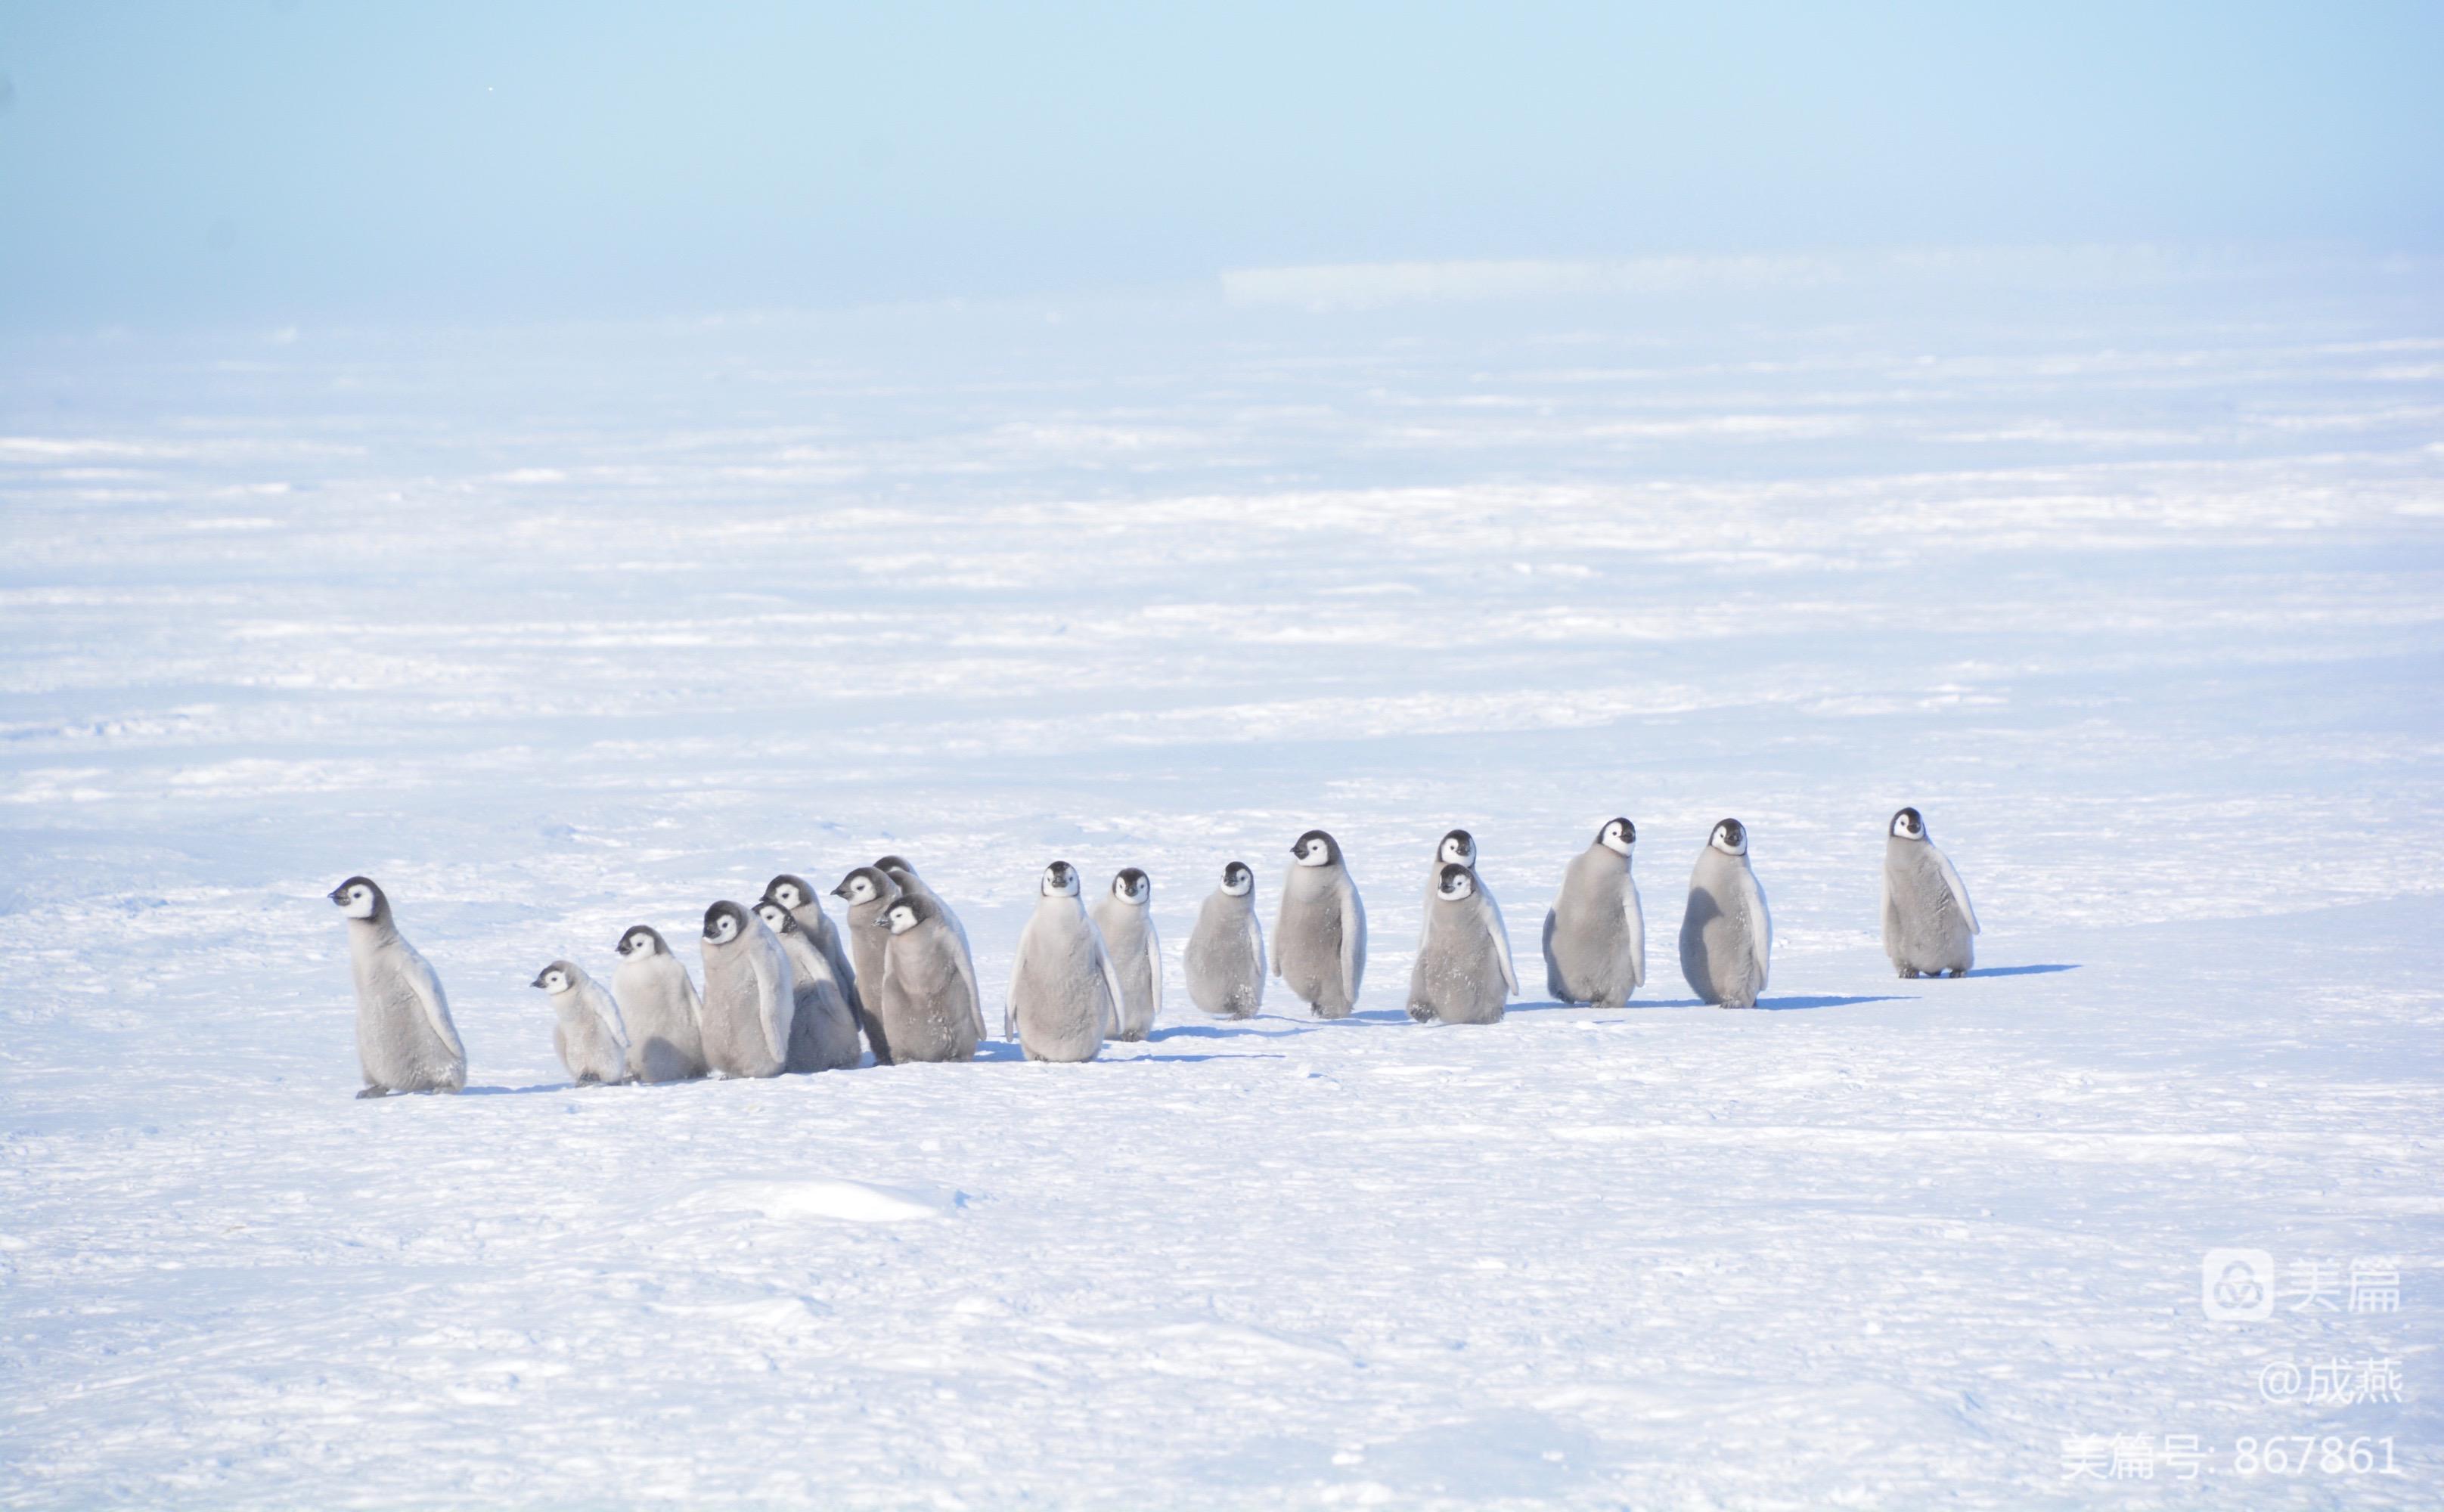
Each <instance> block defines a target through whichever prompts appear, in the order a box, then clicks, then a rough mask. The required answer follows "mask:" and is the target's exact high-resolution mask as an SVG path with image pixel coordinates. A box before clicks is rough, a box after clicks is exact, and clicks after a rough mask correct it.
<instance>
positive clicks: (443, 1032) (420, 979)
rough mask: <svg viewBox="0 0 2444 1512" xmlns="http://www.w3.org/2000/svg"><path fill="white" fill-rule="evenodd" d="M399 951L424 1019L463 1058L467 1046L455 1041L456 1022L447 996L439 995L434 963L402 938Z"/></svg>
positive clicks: (438, 981)
mask: <svg viewBox="0 0 2444 1512" xmlns="http://www.w3.org/2000/svg"><path fill="white" fill-rule="evenodd" d="M394 938H396V937H394ZM398 953H399V957H400V959H401V961H402V962H403V963H404V964H405V966H406V968H407V970H406V973H405V975H406V977H407V985H408V986H410V987H412V988H414V989H415V992H416V1001H417V1004H418V1005H421V1006H422V1007H423V1009H424V1022H425V1023H428V1024H430V1025H432V1027H433V1033H434V1036H435V1038H436V1039H438V1040H439V1041H440V1042H442V1043H443V1044H444V1045H447V1046H448V1047H449V1049H450V1053H451V1055H453V1056H454V1057H455V1058H457V1060H460V1061H462V1062H463V1061H464V1060H466V1059H467V1047H466V1046H465V1045H463V1044H461V1043H459V1042H458V1026H457V1025H456V1024H454V1023H451V1022H450V1000H449V999H448V998H447V997H444V996H443V995H442V992H441V978H440V977H438V976H436V975H435V974H434V970H433V963H431V962H430V961H427V960H426V959H425V958H424V957H423V956H421V955H419V954H417V950H416V947H415V946H413V945H410V944H408V943H407V942H406V941H405V940H399V941H398Z"/></svg>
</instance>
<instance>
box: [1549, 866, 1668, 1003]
mask: <svg viewBox="0 0 2444 1512" xmlns="http://www.w3.org/2000/svg"><path fill="white" fill-rule="evenodd" d="M1637 843H1638V826H1637V825H1635V824H1632V823H1631V822H1630V821H1627V820H1625V819H1610V820H1606V821H1604V826H1603V828H1602V829H1600V830H1598V831H1597V832H1596V838H1595V839H1594V840H1593V841H1592V842H1590V843H1589V844H1588V846H1587V848H1586V849H1585V850H1583V851H1581V852H1580V853H1579V854H1578V855H1577V856H1576V857H1573V858H1572V859H1571V861H1570V868H1569V870H1568V871H1566V872H1564V873H1563V874H1562V893H1561V895H1560V896H1559V897H1557V898H1555V899H1554V900H1553V906H1552V907H1551V908H1550V909H1548V910H1546V913H1545V990H1546V991H1547V992H1549V993H1551V994H1552V995H1553V1001H1554V1002H1556V1003H1592V1004H1594V1005H1596V1006H1597V1007H1600V1008H1618V1007H1620V1005H1622V1004H1625V1003H1627V1002H1628V1001H1629V995H1630V994H1631V993H1633V992H1635V991H1637V990H1638V989H1639V987H1642V986H1645V985H1646V911H1645V909H1644V908H1643V907H1641V906H1640V905H1639V898H1638V884H1637V883H1636V882H1635V881H1632V880H1631V879H1630V875H1629V853H1630V847H1632V846H1634V845H1636V844H1637Z"/></svg>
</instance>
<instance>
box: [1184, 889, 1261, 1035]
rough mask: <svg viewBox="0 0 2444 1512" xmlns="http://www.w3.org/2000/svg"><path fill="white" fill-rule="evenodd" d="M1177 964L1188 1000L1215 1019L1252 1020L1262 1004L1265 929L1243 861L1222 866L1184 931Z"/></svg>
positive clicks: (1254, 890) (1254, 891)
mask: <svg viewBox="0 0 2444 1512" xmlns="http://www.w3.org/2000/svg"><path fill="white" fill-rule="evenodd" d="M1180 965H1181V966H1182V968H1184V974H1185V975H1186V976H1187V978H1188V998H1189V1001H1190V1002H1192V1003H1194V1004H1195V1005H1197V1007H1199V1008H1201V1009H1203V1010H1204V1011H1205V1012H1207V1013H1211V1014H1213V1015H1214V1016H1215V1017H1217V1018H1224V1019H1250V1018H1253V1017H1255V1015H1256V1010H1257V1009H1259V1008H1261V1007H1263V1006H1264V1005H1265V929H1264V926H1263V925H1262V924H1260V923H1258V922H1257V920H1256V874H1255V873H1254V872H1253V871H1250V869H1249V867H1248V864H1247V863H1246V862H1245V861H1232V862H1231V863H1230V864H1229V865H1227V866H1225V867H1223V868H1222V885H1221V886H1219V887H1217V888H1215V889H1214V890H1213V892H1212V893H1210V894H1206V898H1205V901H1204V902H1203V903H1202V904H1201V905H1199V906H1198V908H1197V910H1196V927H1195V928H1194V929H1193V930H1191V931H1188V949H1187V950H1186V951H1184V952H1183V953H1182V955H1181V959H1180Z"/></svg>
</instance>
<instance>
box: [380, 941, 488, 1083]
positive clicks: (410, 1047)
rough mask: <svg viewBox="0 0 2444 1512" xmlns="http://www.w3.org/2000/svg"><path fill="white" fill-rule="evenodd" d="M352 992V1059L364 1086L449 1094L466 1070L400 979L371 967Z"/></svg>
mask: <svg viewBox="0 0 2444 1512" xmlns="http://www.w3.org/2000/svg"><path fill="white" fill-rule="evenodd" d="M366 978H367V979H366V980H365V982H364V983H363V984H362V985H361V986H360V987H359V988H358V1001H357V1059H358V1060H359V1062H360V1063H361V1066H362V1069H363V1071H364V1074H365V1080H366V1081H367V1082H368V1083H369V1084H371V1085H373V1086H377V1087H387V1088H389V1089H390V1090H391V1091H393V1092H432V1091H436V1090H440V1089H444V1088H447V1089H449V1090H452V1091H455V1090H457V1089H458V1088H459V1087H462V1086H464V1085H466V1081H467V1072H466V1068H465V1067H464V1066H462V1065H460V1064H459V1063H458V1058H457V1057H455V1056H454V1055H452V1054H451V1053H450V1047H449V1046H448V1045H446V1044H443V1043H442V1042H441V1037H440V1036H439V1035H437V1034H435V1033H434V1032H433V1024H432V1023H431V1021H429V1020H428V1019H426V1018H425V1016H424V1000H423V999H422V998H420V997H418V996H417V992H416V988H415V987H413V986H409V985H408V981H407V979H406V978H405V977H404V976H401V975H399V974H398V972H395V971H390V970H386V969H383V968H380V967H379V966H377V967H376V968H374V969H373V970H371V971H369V972H368V973H367V974H366Z"/></svg>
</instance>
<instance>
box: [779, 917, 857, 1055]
mask: <svg viewBox="0 0 2444 1512" xmlns="http://www.w3.org/2000/svg"><path fill="white" fill-rule="evenodd" d="M755 916H756V917H757V918H759V919H762V920H763V921H764V927H765V928H766V929H768V930H770V931H772V935H773V938H775V939H777V940H779V941H780V942H781V952H782V953H783V954H784V955H787V957H788V958H789V979H790V982H791V983H792V985H793V997H794V999H795V1003H796V1007H795V1008H794V1010H793V1011H792V1012H791V1014H790V1017H789V1053H788V1055H787V1058H786V1061H785V1063H784V1065H783V1067H782V1069H784V1070H786V1071H789V1072H792V1073H798V1074H803V1073H805V1072H809V1071H839V1070H842V1069H844V1068H846V1067H848V1066H853V1065H855V1064H857V1063H858V1062H859V1061H860V1060H863V1059H864V1058H865V1047H864V1046H863V1045H861V1044H860V1043H859V1042H858V1030H857V1016H856V1015H855V1014H853V1013H851V1012H850V1011H849V1006H848V998H847V995H846V994H844V993H843V992H842V991H841V986H840V979H839V978H838V977H835V976H834V975H832V964H831V962H829V961H827V960H825V959H824V953H823V952H822V951H821V950H816V949H815V942H814V941H812V940H810V939H808V938H806V931H805V930H804V929H801V928H800V927H799V925H798V917H797V915H796V914H795V913H791V912H790V911H789V910H788V909H787V908H784V907H783V906H782V904H781V901H780V899H778V898H766V899H764V900H763V901H762V902H760V903H758V904H756V905H755Z"/></svg>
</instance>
